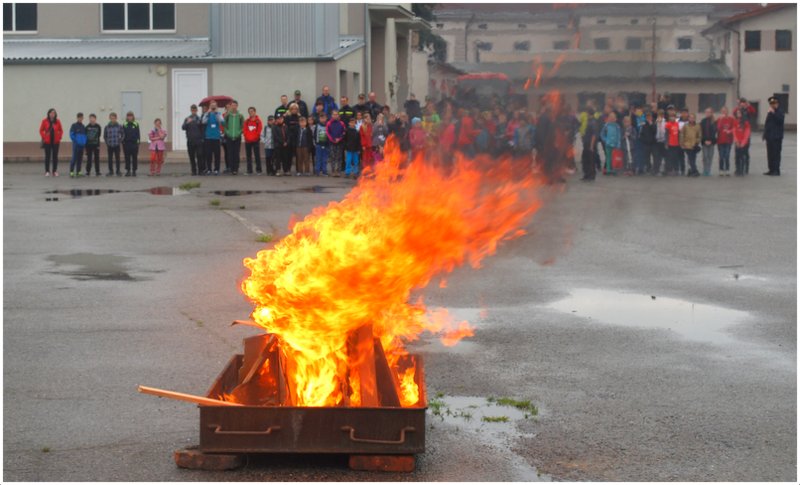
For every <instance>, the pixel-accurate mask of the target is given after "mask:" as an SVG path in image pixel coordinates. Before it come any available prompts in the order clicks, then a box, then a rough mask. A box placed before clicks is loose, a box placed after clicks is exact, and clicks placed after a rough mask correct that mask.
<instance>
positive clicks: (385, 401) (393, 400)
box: [374, 338, 400, 407]
mask: <svg viewBox="0 0 800 485" xmlns="http://www.w3.org/2000/svg"><path fill="white" fill-rule="evenodd" d="M374 347H375V351H374V353H375V379H376V382H377V388H378V397H379V398H380V405H381V406H390V407H400V397H399V396H398V393H399V392H400V383H399V381H398V380H397V374H395V373H394V372H392V370H391V369H390V368H389V362H388V361H387V360H386V354H385V353H384V352H383V346H382V345H381V341H380V339H378V338H376V339H374Z"/></svg>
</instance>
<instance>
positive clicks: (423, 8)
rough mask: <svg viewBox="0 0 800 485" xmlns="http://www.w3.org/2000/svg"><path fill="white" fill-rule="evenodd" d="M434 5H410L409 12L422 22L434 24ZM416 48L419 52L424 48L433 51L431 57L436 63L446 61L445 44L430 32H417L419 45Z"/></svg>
mask: <svg viewBox="0 0 800 485" xmlns="http://www.w3.org/2000/svg"><path fill="white" fill-rule="evenodd" d="M436 5H437V4H435V3H413V4H411V11H412V12H414V15H416V16H417V17H419V18H421V19H423V20H427V21H428V22H435V21H436V14H435V13H434V9H435V8H436ZM417 48H418V49H419V50H420V51H421V50H424V49H425V48H428V49H431V50H432V51H433V53H432V54H431V57H433V59H434V60H436V61H439V62H444V61H445V60H446V59H447V42H445V40H444V39H442V38H441V37H440V36H438V35H436V34H434V33H433V32H431V31H430V30H420V31H419V44H418V45H417Z"/></svg>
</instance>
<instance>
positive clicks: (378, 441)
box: [199, 354, 427, 455]
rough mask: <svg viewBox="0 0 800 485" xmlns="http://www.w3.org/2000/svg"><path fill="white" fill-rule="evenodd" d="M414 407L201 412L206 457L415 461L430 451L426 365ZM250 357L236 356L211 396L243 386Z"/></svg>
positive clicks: (416, 358)
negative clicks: (341, 455)
mask: <svg viewBox="0 0 800 485" xmlns="http://www.w3.org/2000/svg"><path fill="white" fill-rule="evenodd" d="M410 357H411V358H412V359H413V360H414V361H415V363H416V374H415V381H416V383H417V385H418V386H419V391H420V400H419V402H418V403H417V404H416V405H415V406H414V407H395V406H380V407H295V406H235V407H234V406H200V447H199V449H200V451H202V452H205V453H344V454H367V455H383V454H386V455H412V454H416V453H422V452H424V451H425V411H426V409H427V396H426V393H425V379H424V371H423V366H422V359H421V357H420V356H418V355H412V356H410ZM243 358H244V356H243V355H241V354H237V355H235V356H234V357H233V358H232V359H231V360H230V362H229V363H228V365H227V366H226V367H225V369H224V370H223V371H222V373H221V374H220V375H219V377H218V378H217V379H216V380H215V381H214V384H213V385H212V386H211V388H210V389H209V391H208V393H207V396H208V397H210V398H214V399H216V398H218V397H219V396H221V395H222V394H223V393H229V392H231V390H232V389H233V388H234V387H235V386H236V385H237V384H238V382H239V373H240V369H241V367H242V364H243Z"/></svg>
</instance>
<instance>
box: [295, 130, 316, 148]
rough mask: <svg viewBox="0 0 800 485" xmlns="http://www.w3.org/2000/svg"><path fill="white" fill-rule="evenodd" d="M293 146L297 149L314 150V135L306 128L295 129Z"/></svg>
mask: <svg viewBox="0 0 800 485" xmlns="http://www.w3.org/2000/svg"><path fill="white" fill-rule="evenodd" d="M295 145H296V146H297V147H298V148H303V147H305V148H309V149H311V148H314V135H313V133H311V128H309V127H308V126H306V127H305V128H302V127H298V129H297V141H296V142H295Z"/></svg>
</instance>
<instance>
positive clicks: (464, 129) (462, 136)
mask: <svg viewBox="0 0 800 485" xmlns="http://www.w3.org/2000/svg"><path fill="white" fill-rule="evenodd" d="M478 133H479V132H478V130H476V129H475V122H474V121H473V120H472V117H470V116H465V117H463V118H461V127H460V129H459V132H458V140H456V145H458V146H465V145H471V144H472V142H474V141H475V135H477V134H478Z"/></svg>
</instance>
